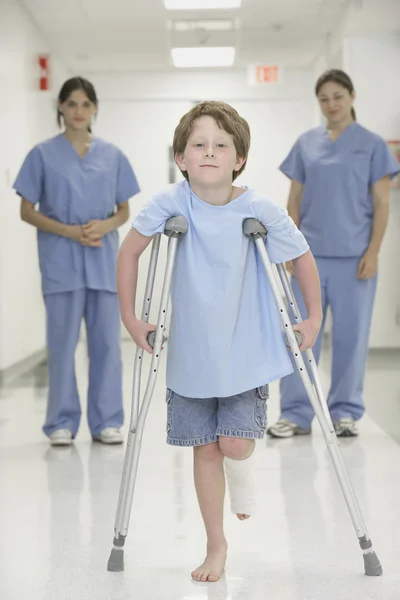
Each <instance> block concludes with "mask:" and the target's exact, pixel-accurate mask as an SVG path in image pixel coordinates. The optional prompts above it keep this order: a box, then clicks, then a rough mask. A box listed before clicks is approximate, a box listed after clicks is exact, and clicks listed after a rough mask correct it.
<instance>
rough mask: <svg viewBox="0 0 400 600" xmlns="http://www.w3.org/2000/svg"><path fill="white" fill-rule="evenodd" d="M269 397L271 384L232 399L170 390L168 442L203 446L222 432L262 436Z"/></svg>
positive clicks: (247, 437)
mask: <svg viewBox="0 0 400 600" xmlns="http://www.w3.org/2000/svg"><path fill="white" fill-rule="evenodd" d="M268 396H269V388H268V385H262V386H260V387H258V388H255V389H254V390H250V391H248V392H243V393H242V394H237V395H235V396H229V397H228V398H187V397H185V396H180V395H179V394H177V393H175V392H173V391H172V390H170V389H167V395H166V402H167V443H168V444H171V445H172V446H201V445H203V444H211V443H212V442H217V441H218V437H219V436H221V435H222V436H229V437H237V438H246V439H262V438H263V437H264V434H265V430H266V427H267V399H268Z"/></svg>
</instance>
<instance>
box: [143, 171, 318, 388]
mask: <svg viewBox="0 0 400 600" xmlns="http://www.w3.org/2000/svg"><path fill="white" fill-rule="evenodd" d="M176 215H184V216H185V217H186V218H187V220H188V224H189V228H188V231H187V233H186V234H185V235H184V236H182V239H181V240H180V242H179V246H178V251H177V256H176V262H175V268H174V277H173V282H172V288H171V298H172V316H171V328H170V336H169V341H168V357H167V386H168V387H169V388H170V389H172V390H173V391H174V392H176V393H178V394H181V395H182V396H188V397H190V398H210V397H227V396H233V395H235V394H240V393H241V392H245V391H248V390H251V389H253V388H255V387H258V386H261V385H264V384H265V383H268V382H270V381H274V380H275V379H279V378H280V377H284V376H285V375H287V374H288V373H290V372H291V371H292V370H293V369H292V365H291V362H290V360H289V355H288V352H287V348H286V345H285V338H284V335H283V332H282V328H281V323H280V319H279V313H278V309H277V307H276V304H275V300H274V297H273V295H272V292H271V289H270V286H269V284H268V280H267V276H266V273H265V269H264V266H263V264H262V261H261V260H260V257H259V256H258V253H257V252H256V247H255V244H254V242H253V241H252V240H251V239H250V238H249V237H248V236H246V235H244V233H243V221H244V220H245V219H247V218H256V219H257V220H259V221H261V223H263V224H264V225H265V227H266V228H267V230H268V235H267V237H266V248H267V251H268V255H269V257H270V259H271V261H272V262H274V263H282V262H286V261H288V260H292V259H294V258H297V257H298V256H301V255H302V254H305V253H306V252H307V251H308V249H309V248H308V245H307V242H306V241H305V239H304V236H303V235H302V234H301V233H300V231H299V230H298V229H297V227H296V226H295V224H294V223H293V221H292V219H291V218H290V217H289V216H288V213H287V211H286V210H285V209H284V208H282V207H280V206H278V205H277V204H275V203H274V202H273V201H272V200H270V199H269V198H267V197H265V196H262V195H260V194H257V193H256V192H254V191H253V190H247V191H246V190H243V194H242V195H241V196H239V197H238V198H236V199H235V200H232V202H229V203H228V204H226V205H224V206H213V205H211V204H208V203H207V202H204V201H203V200H201V199H200V198H199V197H198V196H196V194H194V192H193V190H192V189H191V188H190V185H189V183H188V182H187V181H183V182H182V183H178V184H175V185H171V186H169V187H168V188H167V189H166V190H164V191H162V192H161V193H159V194H157V195H156V196H155V197H154V198H153V199H152V200H151V201H150V202H149V203H148V204H147V205H146V206H145V207H144V208H143V209H142V210H141V211H140V212H139V214H138V215H137V217H136V219H135V221H134V223H133V227H134V228H135V229H136V230H137V231H139V233H141V234H142V235H145V236H152V235H154V234H156V233H160V232H162V231H164V227H165V223H166V221H167V220H168V219H169V218H170V217H172V216H176Z"/></svg>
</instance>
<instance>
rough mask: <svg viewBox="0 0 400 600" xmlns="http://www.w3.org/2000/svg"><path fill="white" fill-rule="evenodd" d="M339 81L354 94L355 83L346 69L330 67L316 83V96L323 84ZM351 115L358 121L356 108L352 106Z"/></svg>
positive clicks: (339, 83) (338, 82)
mask: <svg viewBox="0 0 400 600" xmlns="http://www.w3.org/2000/svg"><path fill="white" fill-rule="evenodd" d="M329 82H331V83H337V84H338V85H341V86H342V87H344V88H346V90H347V91H348V92H349V94H352V93H353V92H354V85H353V82H352V80H351V79H350V77H349V76H348V75H347V73H345V72H344V71H341V70H340V69H330V70H329V71H325V73H323V74H322V75H321V77H320V78H319V79H318V81H317V83H316V85H315V94H316V96H318V94H319V92H320V91H321V88H322V86H323V85H325V83H329ZM351 116H352V117H353V119H354V120H355V121H357V116H356V111H355V110H354V108H353V107H352V108H351Z"/></svg>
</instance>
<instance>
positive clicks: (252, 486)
mask: <svg viewBox="0 0 400 600" xmlns="http://www.w3.org/2000/svg"><path fill="white" fill-rule="evenodd" d="M224 463H225V475H226V482H227V484H228V489H229V497H230V501H231V511H232V512H233V513H234V514H235V515H249V516H252V515H254V513H255V511H256V477H255V473H254V452H253V454H252V455H251V456H250V457H249V458H246V459H245V460H233V459H232V458H225V460H224Z"/></svg>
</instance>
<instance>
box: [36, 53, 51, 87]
mask: <svg viewBox="0 0 400 600" xmlns="http://www.w3.org/2000/svg"><path fill="white" fill-rule="evenodd" d="M38 62H39V68H40V76H39V89H40V90H48V89H50V83H49V79H50V77H49V76H50V68H49V62H50V61H49V56H48V54H40V55H39V57H38Z"/></svg>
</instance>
